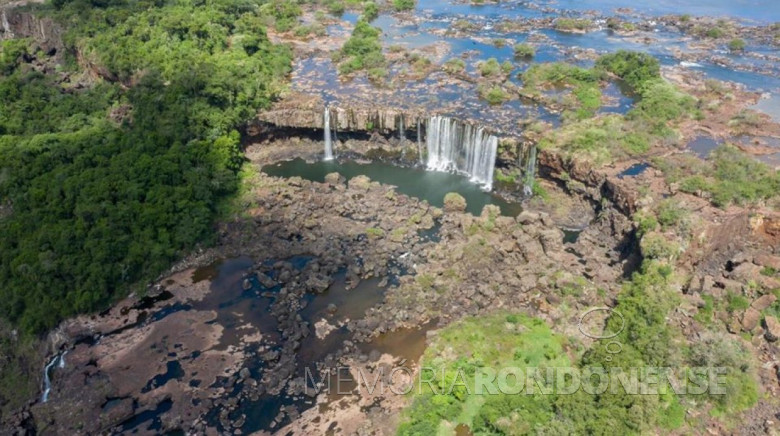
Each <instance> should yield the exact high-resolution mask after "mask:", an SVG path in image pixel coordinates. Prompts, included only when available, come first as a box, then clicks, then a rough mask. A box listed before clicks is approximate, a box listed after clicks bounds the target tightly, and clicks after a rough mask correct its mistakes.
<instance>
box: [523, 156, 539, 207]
mask: <svg viewBox="0 0 780 436" xmlns="http://www.w3.org/2000/svg"><path fill="white" fill-rule="evenodd" d="M535 177H536V146H535V145H532V146H531V150H530V151H529V152H528V160H527V161H526V163H525V177H524V178H525V181H524V182H523V194H524V195H525V196H526V197H530V196H532V195H533V193H534V179H535Z"/></svg>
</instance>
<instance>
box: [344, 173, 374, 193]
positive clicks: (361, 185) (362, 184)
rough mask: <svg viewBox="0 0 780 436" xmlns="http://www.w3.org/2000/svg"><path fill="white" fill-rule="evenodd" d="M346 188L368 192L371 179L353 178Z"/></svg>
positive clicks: (365, 177)
mask: <svg viewBox="0 0 780 436" xmlns="http://www.w3.org/2000/svg"><path fill="white" fill-rule="evenodd" d="M348 186H349V188H350V189H357V190H363V191H368V190H369V189H370V188H371V179H370V178H368V177H367V176H364V175H360V176H355V177H353V178H351V179H350V180H349V183H348Z"/></svg>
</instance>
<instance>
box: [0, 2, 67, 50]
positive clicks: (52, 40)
mask: <svg viewBox="0 0 780 436" xmlns="http://www.w3.org/2000/svg"><path fill="white" fill-rule="evenodd" d="M62 33H63V30H62V27H60V25H59V24H57V23H56V22H55V21H54V20H53V19H51V18H49V17H41V16H37V15H35V14H34V13H33V12H30V11H27V10H23V9H19V8H15V7H13V5H10V6H6V7H2V8H0V41H2V40H6V39H12V38H30V39H32V40H33V41H35V43H36V44H37V45H38V46H39V47H40V48H41V50H43V51H44V52H45V53H47V54H50V55H53V54H56V53H57V52H58V51H60V50H61V49H62V48H63V44H62Z"/></svg>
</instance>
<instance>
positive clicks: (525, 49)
mask: <svg viewBox="0 0 780 436" xmlns="http://www.w3.org/2000/svg"><path fill="white" fill-rule="evenodd" d="M514 51H515V57H518V58H532V57H534V56H536V50H535V49H534V47H533V46H532V45H531V44H524V43H521V44H515V47H514Z"/></svg>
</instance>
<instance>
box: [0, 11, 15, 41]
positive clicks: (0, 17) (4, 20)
mask: <svg viewBox="0 0 780 436" xmlns="http://www.w3.org/2000/svg"><path fill="white" fill-rule="evenodd" d="M0 23H1V24H2V26H3V33H4V34H5V35H4V36H5V37H6V38H13V37H14V34H13V33H12V32H11V25H10V24H9V23H8V16H6V15H5V9H3V11H2V14H0Z"/></svg>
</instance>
